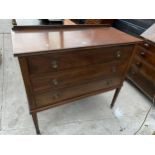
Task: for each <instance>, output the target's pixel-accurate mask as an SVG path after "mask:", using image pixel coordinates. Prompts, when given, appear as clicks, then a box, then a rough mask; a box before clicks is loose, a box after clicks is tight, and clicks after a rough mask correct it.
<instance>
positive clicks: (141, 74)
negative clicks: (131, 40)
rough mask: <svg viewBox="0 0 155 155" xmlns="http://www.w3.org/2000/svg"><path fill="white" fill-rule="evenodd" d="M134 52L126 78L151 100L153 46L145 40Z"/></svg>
mask: <svg viewBox="0 0 155 155" xmlns="http://www.w3.org/2000/svg"><path fill="white" fill-rule="evenodd" d="M135 51H136V54H135V56H134V59H133V61H132V65H131V68H130V70H129V74H128V78H129V80H131V81H132V82H133V84H135V85H136V86H137V87H138V88H139V89H140V90H141V91H142V92H143V93H144V94H145V95H146V96H147V97H149V98H150V99H151V100H152V99H153V98H154V96H155V44H154V43H152V42H150V41H147V40H145V41H144V43H143V44H140V45H139V46H137V48H136V50H135Z"/></svg>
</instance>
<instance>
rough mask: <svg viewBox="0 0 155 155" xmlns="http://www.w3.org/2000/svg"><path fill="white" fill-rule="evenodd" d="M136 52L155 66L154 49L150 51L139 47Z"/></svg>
mask: <svg viewBox="0 0 155 155" xmlns="http://www.w3.org/2000/svg"><path fill="white" fill-rule="evenodd" d="M136 53H137V55H138V56H139V57H140V58H142V59H143V60H144V61H146V62H147V63H149V64H151V65H152V66H153V67H154V66H155V53H153V52H152V51H148V50H146V49H144V48H141V47H138V48H137V51H136Z"/></svg>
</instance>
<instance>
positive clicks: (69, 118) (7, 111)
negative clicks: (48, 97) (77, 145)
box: [0, 19, 155, 135]
mask: <svg viewBox="0 0 155 155" xmlns="http://www.w3.org/2000/svg"><path fill="white" fill-rule="evenodd" d="M10 30H11V20H2V19H1V20H0V49H1V48H2V50H1V52H2V64H1V65H0V134H1V135H16V134H17V135H33V134H35V129H34V125H33V122H32V118H31V115H29V111H28V105H27V99H26V94H25V91H24V85H23V81H22V77H21V73H20V68H19V64H18V60H17V58H15V57H13V55H12V45H11V36H10ZM113 93H114V91H110V92H108V93H103V94H100V95H96V96H93V97H89V98H85V99H82V100H79V101H76V102H74V103H72V104H66V105H63V106H60V107H57V108H53V109H50V110H47V111H44V112H40V113H38V118H39V124H40V130H41V132H42V134H45V135H62V134H65V135H66V134H67V135H74V134H76V135H81V134H82V135H109V134H110V135H132V134H134V132H135V131H136V130H137V129H138V128H139V126H140V125H141V123H142V121H143V120H144V117H145V115H146V112H147V111H148V109H149V107H150V105H151V102H150V101H149V100H148V99H147V98H146V97H145V96H143V94H141V93H140V92H139V91H138V90H137V89H136V88H134V87H133V86H132V85H130V84H129V83H128V82H125V83H124V86H123V88H122V90H121V92H120V95H119V97H118V100H117V102H116V105H115V107H114V109H113V110H111V109H110V108H109V105H110V102H111V99H112V97H113ZM154 131H155V107H153V108H152V110H151V112H150V114H149V116H148V118H147V120H146V122H145V124H144V126H143V128H142V130H141V131H140V132H139V133H138V134H143V135H151V134H152V133H153V132H154Z"/></svg>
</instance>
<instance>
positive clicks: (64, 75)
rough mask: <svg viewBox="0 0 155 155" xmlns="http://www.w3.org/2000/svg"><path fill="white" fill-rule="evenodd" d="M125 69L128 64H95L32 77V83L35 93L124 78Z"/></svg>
mask: <svg viewBox="0 0 155 155" xmlns="http://www.w3.org/2000/svg"><path fill="white" fill-rule="evenodd" d="M125 67H126V63H123V64H122V63H118V62H117V63H116V62H112V63H105V64H94V65H92V66H85V67H81V68H75V69H70V70H66V71H60V72H55V73H50V74H46V75H42V76H39V77H37V76H36V77H33V76H32V77H31V82H32V87H33V90H34V91H41V90H46V89H51V88H52V89H58V88H64V87H71V86H75V85H79V84H83V83H87V82H91V81H93V80H102V79H104V78H108V77H113V76H117V77H122V74H123V72H124V70H125Z"/></svg>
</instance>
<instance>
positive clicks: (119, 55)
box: [115, 51, 121, 59]
mask: <svg viewBox="0 0 155 155" xmlns="http://www.w3.org/2000/svg"><path fill="white" fill-rule="evenodd" d="M115 57H116V58H117V59H120V58H121V51H117V52H116V55H115Z"/></svg>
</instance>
